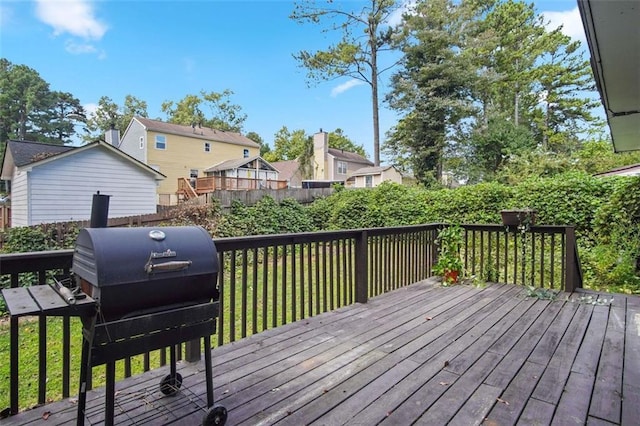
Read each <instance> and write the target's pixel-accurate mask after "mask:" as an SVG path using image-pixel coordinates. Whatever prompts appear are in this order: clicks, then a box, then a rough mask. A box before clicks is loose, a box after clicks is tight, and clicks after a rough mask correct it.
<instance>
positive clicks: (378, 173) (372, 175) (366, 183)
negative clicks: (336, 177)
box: [347, 166, 402, 188]
mask: <svg viewBox="0 0 640 426" xmlns="http://www.w3.org/2000/svg"><path fill="white" fill-rule="evenodd" d="M386 181H390V182H395V183H398V184H402V174H401V173H400V172H399V171H398V170H397V169H396V168H395V167H393V166H379V167H363V168H361V169H359V170H357V171H356V172H354V173H352V174H351V176H350V177H349V179H348V180H347V183H350V184H352V185H353V187H355V188H373V187H376V186H378V185H380V184H381V183H382V182H386Z"/></svg>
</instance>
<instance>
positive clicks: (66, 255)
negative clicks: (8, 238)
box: [0, 250, 73, 275]
mask: <svg viewBox="0 0 640 426" xmlns="http://www.w3.org/2000/svg"><path fill="white" fill-rule="evenodd" d="M72 259H73V250H48V251H38V252H29V253H8V254H0V275H5V274H16V273H21V272H32V271H41V270H48V269H65V268H71V262H72Z"/></svg>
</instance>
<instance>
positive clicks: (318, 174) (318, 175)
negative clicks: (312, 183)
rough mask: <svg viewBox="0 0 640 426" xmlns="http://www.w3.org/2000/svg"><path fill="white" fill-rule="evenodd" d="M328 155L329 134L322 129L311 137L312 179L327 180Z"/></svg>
mask: <svg viewBox="0 0 640 426" xmlns="http://www.w3.org/2000/svg"><path fill="white" fill-rule="evenodd" d="M328 153H329V134H328V133H327V132H323V131H322V129H320V131H319V132H318V133H316V134H315V135H313V166H314V167H313V178H314V179H328V176H327V174H326V169H327V154H328Z"/></svg>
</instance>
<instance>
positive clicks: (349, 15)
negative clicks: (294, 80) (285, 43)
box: [291, 0, 399, 166]
mask: <svg viewBox="0 0 640 426" xmlns="http://www.w3.org/2000/svg"><path fill="white" fill-rule="evenodd" d="M320 3H325V5H324V6H322V5H320ZM345 5H349V6H351V5H350V4H349V3H347V2H342V3H334V2H333V1H332V0H327V1H326V2H321V1H312V0H303V1H299V2H298V3H297V4H296V7H295V9H294V11H293V13H292V14H291V18H292V19H294V20H296V21H298V22H301V23H311V24H314V25H316V24H319V23H320V22H324V23H326V24H327V25H328V29H326V30H324V31H331V32H339V33H341V35H342V37H341V39H340V41H339V42H338V43H336V44H335V45H332V46H329V47H328V48H327V49H325V50H318V51H316V52H309V51H305V50H303V51H301V52H299V53H297V54H296V55H294V57H295V58H296V59H297V60H298V61H299V62H300V64H302V66H303V67H305V68H306V69H307V70H308V72H309V74H308V76H309V81H313V82H315V81H318V80H330V79H334V78H337V77H350V78H353V79H356V80H359V81H362V82H364V83H366V84H368V85H369V86H370V88H371V106H372V115H373V150H374V154H373V157H374V160H373V161H374V163H375V165H376V166H377V165H380V118H379V93H378V92H379V84H378V83H379V78H380V75H381V74H382V73H384V72H385V71H387V70H388V69H389V67H382V66H380V65H379V64H380V62H379V59H380V58H379V56H380V54H381V53H383V52H385V51H388V50H390V49H391V41H392V36H393V34H394V29H393V28H391V27H389V25H388V21H389V18H390V17H391V15H392V14H393V13H394V12H395V11H396V10H397V8H398V7H399V2H398V1H397V0H368V1H367V2H366V5H365V6H364V7H362V8H361V9H360V10H355V11H354V10H349V9H345V8H344V6H345ZM363 34H364V36H363Z"/></svg>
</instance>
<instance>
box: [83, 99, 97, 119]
mask: <svg viewBox="0 0 640 426" xmlns="http://www.w3.org/2000/svg"><path fill="white" fill-rule="evenodd" d="M82 106H83V107H84V111H85V113H86V114H87V118H89V117H91V116H93V115H94V114H95V113H96V111H97V110H98V104H94V103H91V102H90V103H88V104H84V105H82Z"/></svg>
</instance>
